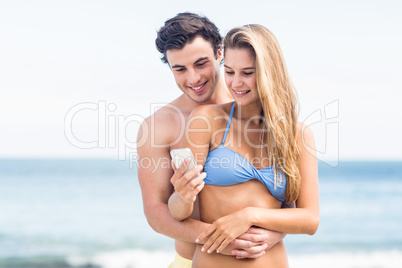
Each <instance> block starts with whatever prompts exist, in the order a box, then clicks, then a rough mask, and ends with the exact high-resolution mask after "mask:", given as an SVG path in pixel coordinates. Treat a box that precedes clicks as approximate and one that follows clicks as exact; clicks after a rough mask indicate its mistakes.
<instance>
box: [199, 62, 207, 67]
mask: <svg viewBox="0 0 402 268" xmlns="http://www.w3.org/2000/svg"><path fill="white" fill-rule="evenodd" d="M205 63H207V62H202V63H198V64H197V66H198V67H201V66H204V65H205Z"/></svg>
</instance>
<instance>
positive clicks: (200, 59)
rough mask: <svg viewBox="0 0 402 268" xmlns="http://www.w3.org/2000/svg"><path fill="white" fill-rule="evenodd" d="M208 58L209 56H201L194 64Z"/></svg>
mask: <svg viewBox="0 0 402 268" xmlns="http://www.w3.org/2000/svg"><path fill="white" fill-rule="evenodd" d="M207 59H208V57H202V58H199V59H198V60H196V61H195V62H194V64H197V63H199V62H200V61H203V60H207Z"/></svg>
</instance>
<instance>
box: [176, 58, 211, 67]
mask: <svg viewBox="0 0 402 268" xmlns="http://www.w3.org/2000/svg"><path fill="white" fill-rule="evenodd" d="M203 60H208V57H202V58H199V59H198V60H196V61H195V62H194V64H197V63H200V62H201V61H203ZM171 68H172V69H174V68H185V66H184V65H179V64H175V65H173V66H172V67H171Z"/></svg>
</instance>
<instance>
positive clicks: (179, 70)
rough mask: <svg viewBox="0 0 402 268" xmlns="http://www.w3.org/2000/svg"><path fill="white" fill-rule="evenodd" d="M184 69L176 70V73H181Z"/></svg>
mask: <svg viewBox="0 0 402 268" xmlns="http://www.w3.org/2000/svg"><path fill="white" fill-rule="evenodd" d="M183 71H184V68H180V69H176V72H183Z"/></svg>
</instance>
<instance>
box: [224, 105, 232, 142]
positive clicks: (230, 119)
mask: <svg viewBox="0 0 402 268" xmlns="http://www.w3.org/2000/svg"><path fill="white" fill-rule="evenodd" d="M234 107H235V104H234V102H233V104H232V110H230V116H229V120H228V124H227V125H226V131H225V135H223V139H222V143H221V144H224V143H225V140H226V135H227V134H228V131H229V127H230V122H231V121H232V117H233V111H234Z"/></svg>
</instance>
